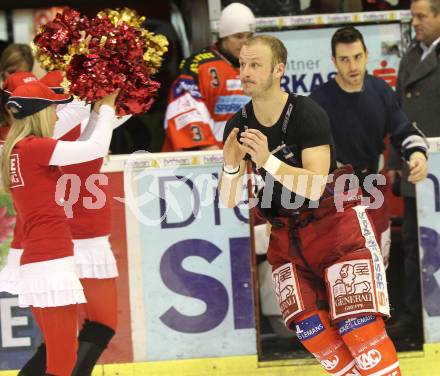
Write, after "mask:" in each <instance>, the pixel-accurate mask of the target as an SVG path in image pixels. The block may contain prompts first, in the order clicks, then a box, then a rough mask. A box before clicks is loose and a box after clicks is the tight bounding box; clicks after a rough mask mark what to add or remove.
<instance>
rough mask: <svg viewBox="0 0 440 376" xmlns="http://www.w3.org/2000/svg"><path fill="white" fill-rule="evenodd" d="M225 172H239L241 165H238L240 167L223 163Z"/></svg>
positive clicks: (232, 173) (231, 173)
mask: <svg viewBox="0 0 440 376" xmlns="http://www.w3.org/2000/svg"><path fill="white" fill-rule="evenodd" d="M223 172H224V173H226V174H229V175H235V174H238V173H239V172H240V165H238V167H234V166H231V165H223Z"/></svg>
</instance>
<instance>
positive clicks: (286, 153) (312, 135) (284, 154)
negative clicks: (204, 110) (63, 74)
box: [223, 94, 336, 210]
mask: <svg viewBox="0 0 440 376" xmlns="http://www.w3.org/2000/svg"><path fill="white" fill-rule="evenodd" d="M245 110H246V111H245V112H246V117H245V116H244V115H243V112H242V111H239V112H237V113H236V114H235V115H234V116H233V117H232V118H231V119H229V120H228V122H227V124H226V127H225V131H224V134H223V143H224V142H225V141H226V138H227V137H228V135H229V133H230V132H231V130H232V129H233V128H239V129H240V132H242V131H244V130H245V126H247V127H248V128H255V129H258V130H259V131H260V132H262V133H263V134H264V135H266V137H267V140H268V144H269V151H270V152H271V153H272V154H273V155H274V156H275V157H277V158H278V159H280V160H281V161H282V162H285V163H287V164H289V165H290V166H293V167H299V168H302V167H303V165H302V159H301V154H302V151H303V150H304V149H307V148H311V147H315V146H321V145H331V150H332V153H331V154H332V155H331V163H330V171H329V172H331V171H333V170H334V169H335V168H336V160H335V157H334V151H333V150H334V147H333V140H332V136H331V131H330V125H329V120H328V117H327V114H326V113H325V111H324V110H323V109H322V108H321V107H320V106H319V105H318V104H317V103H315V102H314V101H313V100H311V99H310V98H308V97H304V96H295V95H294V94H289V98H288V100H287V102H286V105H285V106H284V109H283V112H282V113H281V116H280V118H279V119H278V121H277V122H276V123H275V124H274V125H273V126H272V127H266V126H263V125H261V124H260V123H259V122H258V120H257V119H256V117H255V114H254V110H253V106H252V101H251V102H249V103H248V104H247V105H246V106H245ZM288 111H289V112H290V111H291V113H290V116H288V115H287V113H288ZM287 119H288V121H287V122H286V120H287ZM284 124H286V125H284ZM283 125H284V127H285V132H283ZM259 172H260V174H261V175H262V176H263V178H264V180H265V187H264V188H263V190H271V189H272V187H273V194H272V195H270V191H269V192H262V197H269V196H270V197H271V207H272V208H273V209H275V210H276V209H278V208H281V207H284V208H286V209H292V208H294V207H292V206H290V207H289V205H287V207H286V203H289V202H290V205H292V204H293V203H294V202H295V193H292V192H290V191H289V190H288V189H287V188H285V187H284V186H283V185H282V184H281V183H279V182H278V181H276V180H275V179H273V177H272V176H271V175H270V174H267V176H266V171H265V170H264V169H263V168H260V169H259ZM265 193H266V194H265ZM282 196H283V197H282ZM289 199H290V200H289ZM299 199H300V198H299V197H298V201H297V202H300V201H302V199H301V200H299ZM282 202H283V204H284V205H281V203H282ZM264 203H265V204H266V206H267V200H264ZM305 203H307V200H306V201H305ZM263 207H264V206H263Z"/></svg>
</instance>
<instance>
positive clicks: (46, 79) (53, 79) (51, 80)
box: [40, 70, 64, 94]
mask: <svg viewBox="0 0 440 376" xmlns="http://www.w3.org/2000/svg"><path fill="white" fill-rule="evenodd" d="M40 81H41V82H42V83H43V84H45V85H47V86H48V87H49V88H50V89H52V90H53V91H54V92H55V93H58V94H63V93H64V88H63V87H62V86H61V82H63V74H62V73H61V71H60V70H54V71H52V72H48V73H46V74H45V75H44V76H43V77H41V79H40Z"/></svg>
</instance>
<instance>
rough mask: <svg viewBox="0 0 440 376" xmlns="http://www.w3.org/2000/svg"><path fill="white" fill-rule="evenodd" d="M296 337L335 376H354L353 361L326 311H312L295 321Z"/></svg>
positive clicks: (355, 372)
mask: <svg viewBox="0 0 440 376" xmlns="http://www.w3.org/2000/svg"><path fill="white" fill-rule="evenodd" d="M295 328H296V335H297V337H298V339H299V340H300V341H301V343H302V344H303V346H304V347H305V348H306V349H307V350H308V351H309V352H310V353H311V354H313V356H314V357H315V358H316V359H317V360H318V361H319V362H320V363H321V364H322V365H323V367H324V368H325V370H326V371H327V372H328V373H330V374H332V375H335V376H350V375H353V376H356V375H359V373H358V372H357V371H356V364H355V361H354V359H353V357H352V355H351V353H350V351H349V350H348V348H347V347H346V345H345V344H344V342H343V341H342V339H341V337H340V335H339V332H338V330H337V329H336V328H334V327H333V326H331V325H330V320H329V317H328V313H327V312H326V311H318V310H316V311H313V312H310V313H308V314H306V315H304V316H301V317H299V318H298V320H295Z"/></svg>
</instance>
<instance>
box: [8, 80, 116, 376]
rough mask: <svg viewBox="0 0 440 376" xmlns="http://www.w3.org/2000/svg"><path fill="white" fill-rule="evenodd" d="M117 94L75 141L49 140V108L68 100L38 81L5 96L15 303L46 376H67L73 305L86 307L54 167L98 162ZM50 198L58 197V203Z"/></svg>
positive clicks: (52, 115)
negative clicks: (40, 346)
mask: <svg viewBox="0 0 440 376" xmlns="http://www.w3.org/2000/svg"><path fill="white" fill-rule="evenodd" d="M116 95H117V94H116V93H114V94H112V95H109V96H107V97H105V98H104V99H102V100H101V101H99V102H97V103H96V104H95V105H94V109H93V113H92V115H91V116H90V119H89V123H88V126H87V128H86V130H85V131H84V133H83V134H82V135H81V137H80V138H79V140H78V141H77V142H67V141H58V140H55V139H53V138H51V137H52V135H53V131H54V126H55V123H56V121H57V114H56V110H55V107H56V106H55V105H57V104H62V103H67V102H69V101H70V98H69V96H67V95H64V94H56V93H54V92H53V91H52V90H50V89H49V88H48V87H47V86H46V85H44V84H42V83H40V82H30V83H27V84H25V85H22V86H19V87H18V88H17V89H15V90H14V91H13V92H12V94H11V96H10V97H9V99H8V102H7V107H8V108H9V109H10V110H11V112H12V114H13V117H14V123H13V125H12V127H11V130H10V131H9V134H8V137H7V139H6V142H5V145H4V148H3V153H2V178H3V184H4V188H5V189H6V190H7V191H10V192H11V194H12V197H13V200H14V204H15V207H16V209H17V212H18V215H19V217H20V218H21V220H22V231H23V241H22V245H23V249H24V251H23V255H22V256H21V261H20V264H21V265H20V281H19V285H18V298H19V304H20V305H21V306H26V305H28V306H30V307H31V309H32V312H33V315H34V317H35V319H36V321H37V322H38V324H39V326H40V329H41V331H42V333H43V337H44V340H45V343H46V348H47V356H46V360H47V367H46V375H56V376H70V375H71V374H72V371H73V369H74V366H75V363H76V359H77V348H78V341H77V331H78V328H77V315H78V304H81V303H85V302H86V298H85V295H84V292H83V288H82V286H81V283H80V281H79V278H78V276H77V274H76V270H75V263H74V258H73V244H72V240H71V233H70V228H69V224H68V223H67V219H66V217H65V214H64V210H63V207H62V202H60V201H62V199H61V198H60V197H55V192H56V187H57V182H58V179H59V178H60V177H61V172H60V170H59V168H57V167H55V166H66V165H71V164H75V163H81V162H86V161H90V160H94V159H97V158H100V157H103V156H104V155H105V154H106V153H107V151H108V147H109V143H110V138H111V134H112V130H113V123H114V121H115V112H114V108H115V99H116ZM57 200H60V201H58V202H57Z"/></svg>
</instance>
